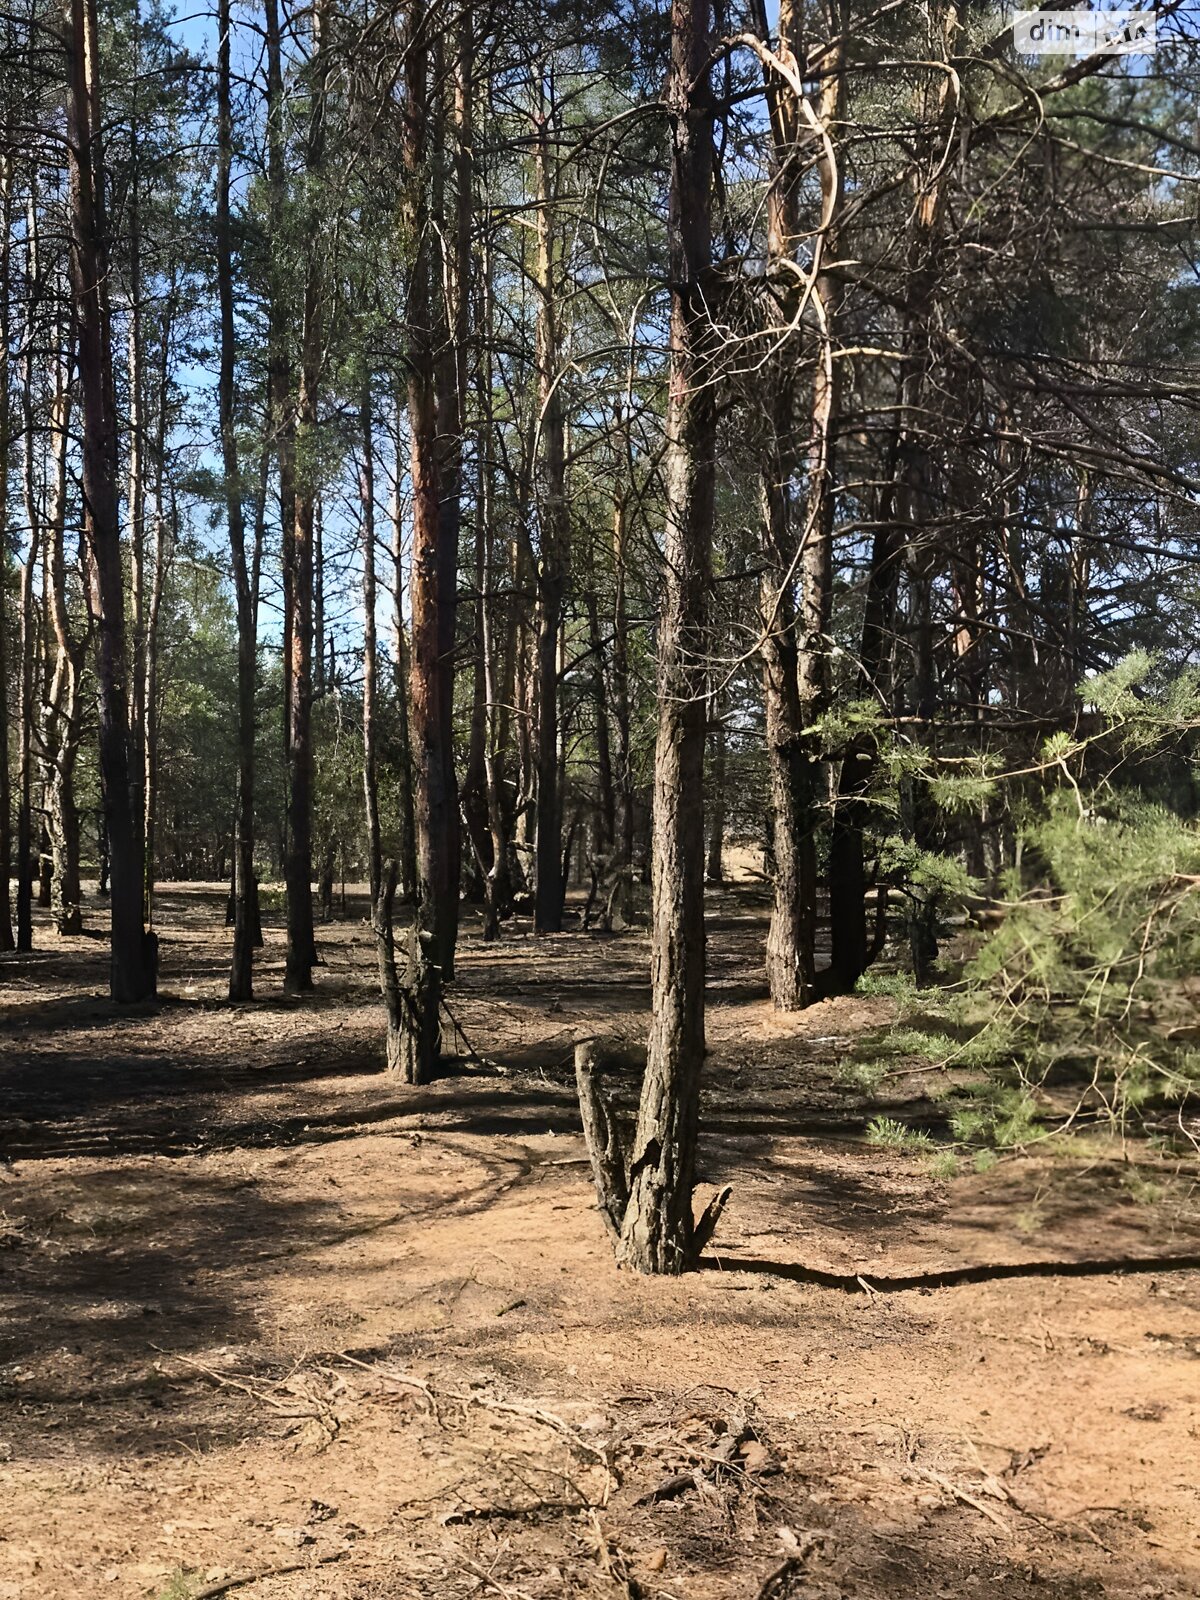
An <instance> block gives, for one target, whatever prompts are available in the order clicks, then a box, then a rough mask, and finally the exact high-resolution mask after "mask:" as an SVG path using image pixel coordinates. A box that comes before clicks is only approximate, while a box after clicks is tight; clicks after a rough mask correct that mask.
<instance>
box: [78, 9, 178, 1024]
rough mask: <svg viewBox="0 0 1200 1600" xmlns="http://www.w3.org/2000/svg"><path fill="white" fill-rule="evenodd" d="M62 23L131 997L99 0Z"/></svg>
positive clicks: (109, 761) (99, 624)
mask: <svg viewBox="0 0 1200 1600" xmlns="http://www.w3.org/2000/svg"><path fill="white" fill-rule="evenodd" d="M68 23H69V38H68V55H69V64H70V79H69V85H68V97H67V140H68V170H69V176H70V224H71V282H72V290H73V300H74V308H75V319H76V327H77V330H78V348H79V373H80V392H81V399H82V405H81V410H82V417H83V445H82V480H83V532H84V540H85V544H86V548H87V556H88V591H89V601H90V606H91V612H92V617H93V620H94V623H95V628H96V676H97V680H98V683H99V701H100V705H99V712H100V715H99V724H100V770H101V782H102V790H103V796H104V813H105V823H106V826H107V829H108V843H109V857H110V868H109V873H110V905H111V912H112V969H111V977H110V986H111V991H112V997H113V999H114V1000H116V1001H118V1002H129V1001H137V1000H144V999H147V998H149V997H151V996H152V995H153V994H154V992H155V988H156V977H157V974H156V967H157V950H156V942H155V940H154V938H153V936H152V935H147V933H146V930H145V926H144V924H143V920H142V874H143V839H142V818H141V815H140V813H139V812H138V811H136V810H135V808H134V805H133V795H132V792H131V788H130V776H131V774H130V739H129V724H128V715H127V709H128V705H129V660H128V653H127V650H126V640H125V609H124V593H123V585H122V576H121V547H120V523H119V518H118V510H117V426H116V402H115V397H114V392H113V373H112V319H111V313H110V310H109V302H108V261H107V253H106V243H105V240H106V223H105V218H104V183H103V160H102V152H101V147H100V128H101V126H102V117H101V110H100V77H99V62H98V54H97V49H98V41H97V31H96V13H95V0H69V9H68Z"/></svg>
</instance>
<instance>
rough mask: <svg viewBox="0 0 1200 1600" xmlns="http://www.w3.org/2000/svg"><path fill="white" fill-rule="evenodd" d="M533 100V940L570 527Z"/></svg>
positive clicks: (559, 900)
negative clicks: (536, 482)
mask: <svg viewBox="0 0 1200 1600" xmlns="http://www.w3.org/2000/svg"><path fill="white" fill-rule="evenodd" d="M538 99H539V105H538V109H537V111H536V112H535V114H534V118H533V123H534V140H535V143H534V161H535V167H536V172H537V200H538V205H537V276H536V284H537V295H538V318H537V340H536V364H537V375H538V404H539V411H540V415H539V426H538V432H539V436H540V439H541V456H542V475H543V489H542V496H541V505H540V507H539V517H538V522H539V529H540V533H541V547H540V551H539V560H538V569H537V593H538V612H537V813H536V815H537V834H536V847H537V857H536V869H535V870H536V881H535V884H534V906H533V928H534V932H535V933H557V932H559V930H560V929H561V928H562V907H563V867H562V794H561V791H560V788H559V726H558V722H559V718H558V648H559V635H560V631H561V628H562V610H563V598H564V595H565V593H566V585H567V566H568V562H569V560H570V527H569V519H568V514H567V490H566V446H565V437H564V418H563V403H562V386H561V384H560V382H559V379H560V377H561V374H560V372H559V359H560V358H559V334H558V305H557V293H556V287H557V286H556V284H555V249H554V228H555V216H554V207H555V201H556V199H557V189H558V182H557V177H556V175H555V173H554V172H553V171H552V170H551V159H552V158H551V151H550V129H551V120H552V117H553V106H552V105H551V106H550V107H549V108H547V104H546V95H545V85H544V82H543V80H542V78H541V77H540V76H539V79H538Z"/></svg>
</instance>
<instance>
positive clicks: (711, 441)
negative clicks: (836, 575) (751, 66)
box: [617, 0, 717, 1273]
mask: <svg viewBox="0 0 1200 1600" xmlns="http://www.w3.org/2000/svg"><path fill="white" fill-rule="evenodd" d="M710 30H711V7H710V0H674V3H673V5H672V11H671V33H672V37H671V70H670V76H669V79H668V85H667V96H666V98H667V105H668V108H669V114H670V117H671V174H670V202H669V217H668V242H669V249H670V280H671V331H670V399H669V404H668V413H667V456H666V486H667V508H666V531H665V550H664V556H665V561H664V575H663V586H664V595H663V607H662V616H661V620H660V624H659V640H658V697H659V721H658V740H657V746H656V750H655V767H654V869H653V910H652V924H651V939H652V944H651V962H650V976H651V989H652V1005H653V1020H652V1022H651V1027H650V1039H649V1047H648V1052H647V1060H646V1072H645V1077H644V1079H643V1083H642V1094H641V1103H640V1106H639V1109H638V1120H637V1128H636V1131H635V1133H634V1137H633V1144H632V1147H631V1152H630V1161H629V1166H628V1193H629V1198H628V1203H627V1204H626V1206H625V1207H624V1212H623V1215H622V1219H621V1235H620V1239H619V1241H618V1243H617V1259H618V1261H620V1262H622V1263H624V1264H626V1265H628V1266H631V1267H635V1268H637V1269H638V1270H639V1271H641V1272H662V1273H678V1272H682V1271H683V1270H684V1269H685V1268H686V1267H688V1266H690V1265H691V1264H692V1262H693V1261H694V1259H695V1256H696V1253H697V1250H698V1248H699V1247H700V1245H701V1243H702V1236H701V1235H698V1234H697V1229H696V1224H695V1221H694V1219H693V1215H692V1190H693V1188H694V1186H695V1170H696V1135H697V1124H698V1120H699V1106H700V1071H701V1066H702V1064H703V1059H704V801H703V787H704V732H705V720H706V693H707V677H708V661H707V652H708V647H709V630H708V591H709V588H710V585H711V558H712V532H713V494H714V480H715V471H714V446H715V436H716V416H717V407H716V397H715V390H714V379H715V370H714V358H715V354H716V348H715V347H716V335H715V331H714V328H713V324H712V320H711V314H710V308H711V306H712V303H713V295H714V291H715V287H716V285H715V283H714V280H713V275H712V266H711V223H710V207H711V187H712V177H713V142H712V125H713V112H712V101H711V98H710V87H709V72H710V65H709V62H710V50H711V37H710Z"/></svg>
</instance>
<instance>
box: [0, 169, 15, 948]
mask: <svg viewBox="0 0 1200 1600" xmlns="http://www.w3.org/2000/svg"><path fill="white" fill-rule="evenodd" d="M11 260H12V162H11V159H10V158H9V156H8V155H7V154H6V153H3V154H0V951H3V950H11V949H12V948H13V946H14V944H15V942H16V941H15V939H14V937H13V923H12V901H11V899H10V896H9V885H10V882H11V879H12V785H11V780H10V776H9V765H8V570H9V569H8V460H9V452H10V450H11V448H12V406H11V402H10V397H9V392H8V342H9V338H10V336H11V332H12V320H11V303H10V300H9V267H10V264H11Z"/></svg>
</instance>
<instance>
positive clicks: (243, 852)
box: [216, 0, 258, 1001]
mask: <svg viewBox="0 0 1200 1600" xmlns="http://www.w3.org/2000/svg"><path fill="white" fill-rule="evenodd" d="M232 31H233V8H232V4H231V0H218V12H217V206H216V246H217V304H218V315H219V318H220V340H221V354H220V370H219V374H218V380H217V390H218V393H217V400H218V408H219V414H220V427H221V467H222V471H223V475H224V491H225V520H226V524H227V527H228V532H229V554H230V561H231V564H232V567H233V586H234V595H235V598H236V602H237V630H238V659H237V708H238V723H237V763H238V767H237V770H238V778H237V820H236V822H235V825H234V890H233V954H232V957H231V959H230V964H229V998H230V1000H243V1001H244V1000H251V999H253V997H254V946H255V927H256V924H257V921H258V909H257V895H256V886H255V880H254V737H255V720H256V719H255V706H254V699H255V692H256V689H257V687H258V618H257V610H258V605H257V600H258V596H257V593H256V590H257V582H256V576H257V568H258V547H257V543H258V542H257V539H256V549H255V557H254V561H253V567H254V573H253V574H252V571H251V562H250V561H248V560H247V555H246V519H245V512H244V510H243V505H242V481H241V463H240V462H239V460H238V443H237V388H236V384H237V328H236V324H235V322H234V312H233V231H232V223H231V217H230V193H229V191H230V183H231V179H232V173H233V90H232V68H231V51H232Z"/></svg>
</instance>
